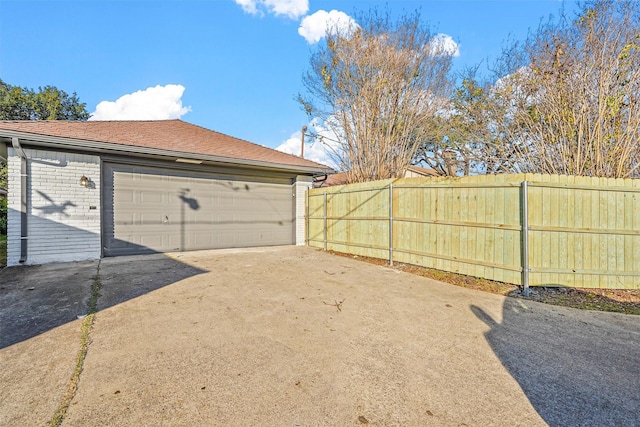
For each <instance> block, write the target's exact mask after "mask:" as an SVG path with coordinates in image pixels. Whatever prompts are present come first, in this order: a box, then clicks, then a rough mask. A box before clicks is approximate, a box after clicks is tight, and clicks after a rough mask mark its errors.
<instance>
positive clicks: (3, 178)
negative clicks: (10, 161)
mask: <svg viewBox="0 0 640 427" xmlns="http://www.w3.org/2000/svg"><path fill="white" fill-rule="evenodd" d="M8 177H9V168H8V167H7V164H6V163H2V162H0V188H4V189H6V188H8V185H7V184H8V183H7V180H8Z"/></svg>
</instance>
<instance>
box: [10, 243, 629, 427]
mask: <svg viewBox="0 0 640 427" xmlns="http://www.w3.org/2000/svg"><path fill="white" fill-rule="evenodd" d="M92 285H94V286H100V287H101V288H100V297H99V298H98V308H99V310H100V311H98V313H97V314H96V315H95V317H94V318H93V325H92V329H91V332H90V335H89V336H90V344H89V347H88V352H87V355H86V359H85V360H84V365H83V370H82V373H81V374H80V380H79V382H78V385H77V390H76V391H75V392H74V394H73V399H72V400H71V403H70V406H69V409H68V411H67V413H66V417H65V419H64V422H63V424H62V425H64V426H87V425H91V426H114V425H118V426H144V425H148V426H214V425H216V426H217V425H219V426H228V425H233V426H255V425H265V426H267V425H268V426H345V425H372V426H396V425H397V426H420V425H430V426H463V425H467V426H474V425H478V426H491V425H495V426H504V425H513V426H536V425H552V426H571V425H576V426H577V425H599V426H603V425H624V426H634V425H640V415H638V414H639V412H638V408H639V407H640V318H638V317H636V316H625V315H617V314H608V313H597V312H586V311H579V310H573V309H565V308H562V307H554V306H546V305H543V304H539V303H535V302H529V301H525V300H520V299H517V300H516V299H511V298H504V297H500V296H496V295H491V294H485V293H481V292H477V291H472V290H468V289H463V288H458V287H455V286H451V285H448V284H444V283H440V282H436V281H433V280H429V279H425V278H421V277H416V276H413V275H410V274H406V273H401V272H398V271H396V270H393V269H390V268H386V267H380V266H375V265H370V264H367V263H363V262H359V261H358V260H355V259H350V258H343V257H335V256H332V255H330V254H326V253H323V252H320V251H316V250H314V249H310V248H301V247H280V248H264V249H248V250H222V251H206V252H192V253H185V254H174V255H149V256H141V257H121V258H108V259H104V260H102V261H100V262H89V263H73V264H57V265H48V266H38V267H22V268H9V269H5V270H4V271H2V272H0V320H1V321H2V325H1V328H2V329H0V337H1V339H2V341H1V344H0V383H1V384H2V387H0V425H7V426H14V425H15V426H23V425H33V426H37V425H48V423H49V420H51V418H52V416H53V414H54V413H55V412H56V410H57V409H58V408H59V406H60V405H61V402H62V401H63V396H64V395H65V393H66V392H67V390H68V389H69V379H70V378H71V377H72V375H73V372H74V369H75V366H76V358H77V354H78V351H79V349H80V336H81V322H83V319H77V316H78V315H83V314H86V312H87V310H88V308H87V307H88V304H89V300H90V295H91V286H92ZM71 390H72V391H73V389H71Z"/></svg>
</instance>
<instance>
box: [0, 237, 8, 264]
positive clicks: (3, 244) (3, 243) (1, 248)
mask: <svg viewBox="0 0 640 427" xmlns="http://www.w3.org/2000/svg"><path fill="white" fill-rule="evenodd" d="M6 265H7V236H6V235H4V234H0V268H2V267H4V266H6Z"/></svg>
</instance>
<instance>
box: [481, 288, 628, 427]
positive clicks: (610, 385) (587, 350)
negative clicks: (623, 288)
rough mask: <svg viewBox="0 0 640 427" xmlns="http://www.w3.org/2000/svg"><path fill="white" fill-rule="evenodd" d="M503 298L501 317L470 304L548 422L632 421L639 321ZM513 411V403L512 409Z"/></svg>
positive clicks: (527, 394) (507, 364)
mask: <svg viewBox="0 0 640 427" xmlns="http://www.w3.org/2000/svg"><path fill="white" fill-rule="evenodd" d="M524 304H525V303H524V302H523V301H522V300H519V299H515V298H507V299H505V302H504V306H503V317H502V322H501V323H498V322H496V320H494V319H493V318H492V317H491V316H490V315H488V314H487V313H486V312H485V311H484V310H482V308H480V307H477V306H471V307H470V308H471V311H472V312H473V313H474V314H475V315H476V316H477V317H478V318H479V319H481V320H482V321H483V322H484V323H486V324H487V325H488V326H489V327H490V328H491V329H490V330H489V331H488V332H486V333H485V337H486V339H487V341H488V343H489V345H490V346H491V347H492V349H493V351H494V352H495V354H496V355H497V357H498V358H499V359H500V361H501V362H502V364H503V365H504V367H505V368H506V369H507V370H508V371H509V373H510V374H511V375H512V376H513V378H514V379H515V380H516V381H517V382H518V383H519V384H520V387H521V388H522V390H523V391H524V393H525V394H526V396H527V397H528V399H529V401H530V402H531V404H532V406H533V407H534V408H535V409H536V411H537V412H538V413H539V414H540V416H541V417H542V418H543V419H544V421H545V422H546V423H547V424H549V425H550V426H587V425H594V426H595V425H625V426H630V425H640V413H639V412H638V408H640V393H638V391H639V389H638V384H639V383H640V382H639V381H640V344H639V341H638V336H640V326H638V324H637V323H636V324H635V325H636V326H630V325H633V322H630V321H628V319H626V321H620V322H619V324H618V323H615V324H611V318H609V317H604V316H614V317H613V319H615V315H606V314H605V315H604V316H600V314H602V313H597V314H596V313H589V314H586V313H585V312H580V311H576V310H571V309H564V308H559V307H550V308H546V307H545V308H541V309H539V310H536V311H535V312H534V311H532V309H531V308H530V307H527V306H525V305H524ZM514 410H517V408H514Z"/></svg>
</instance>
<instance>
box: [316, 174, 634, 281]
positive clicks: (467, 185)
mask: <svg viewBox="0 0 640 427" xmlns="http://www.w3.org/2000/svg"><path fill="white" fill-rule="evenodd" d="M525 180H526V181H527V182H529V190H528V192H529V209H530V210H529V216H528V220H529V225H530V232H529V237H530V241H529V249H530V251H529V257H528V261H529V265H530V268H531V270H530V276H529V281H530V285H531V286H549V285H560V286H573V287H601V288H628V289H640V214H638V212H640V180H630V179H626V180H621V179H618V180H616V179H599V178H588V177H566V176H550V175H539V174H520V175H502V176H484V177H463V178H449V179H442V178H436V179H431V178H408V179H398V180H384V181H377V182H370V183H361V184H353V185H346V186H339V187H328V188H322V189H313V190H310V191H309V194H308V197H307V203H308V206H307V212H308V214H307V219H306V222H307V228H308V230H307V231H306V233H307V239H308V244H309V245H310V246H314V247H323V246H324V241H323V240H324V236H326V240H327V242H326V247H327V248H329V249H334V250H338V251H343V252H349V253H353V254H359V255H365V256H372V257H377V258H383V259H384V258H386V259H389V260H391V259H392V260H393V261H397V262H409V263H415V264H419V265H423V266H426V267H431V268H437V269H441V270H446V271H452V272H458V273H462V274H469V275H473V276H478V277H485V278H488V279H492V280H498V281H503V282H508V283H514V284H522V280H523V278H522V274H521V273H520V272H521V269H522V262H523V260H522V255H521V249H522V247H521V237H522V236H521V234H522V230H521V226H522V224H521V209H522V205H521V197H520V184H521V183H522V182H523V181H525ZM392 183H393V184H392ZM390 187H392V188H391V191H390ZM324 192H326V193H327V202H326V203H324V200H323V197H322V196H323V193H324ZM324 209H326V219H325V218H323V211H324Z"/></svg>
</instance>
